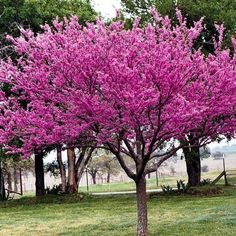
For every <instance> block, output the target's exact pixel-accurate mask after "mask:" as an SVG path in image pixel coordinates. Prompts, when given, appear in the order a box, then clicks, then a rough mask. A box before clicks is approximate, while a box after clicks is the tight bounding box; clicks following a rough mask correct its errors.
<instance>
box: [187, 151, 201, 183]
mask: <svg viewBox="0 0 236 236" xmlns="http://www.w3.org/2000/svg"><path fill="white" fill-rule="evenodd" d="M187 149H188V150H186V148H184V149H183V152H184V156H185V161H186V167H187V173H188V184H189V186H198V185H199V184H200V182H201V157H200V149H199V147H194V148H191V149H189V148H187Z"/></svg>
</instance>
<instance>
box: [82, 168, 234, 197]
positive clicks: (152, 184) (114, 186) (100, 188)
mask: <svg viewBox="0 0 236 236" xmlns="http://www.w3.org/2000/svg"><path fill="white" fill-rule="evenodd" d="M232 173H236V171H234V172H232ZM219 174H220V173H218V172H209V173H202V179H211V180H214V179H215V178H216V177H217V176H218V175H219ZM180 179H181V180H185V183H187V176H186V175H185V176H168V177H165V176H162V177H160V178H159V179H158V187H157V184H156V179H155V178H152V179H147V189H157V188H159V189H161V187H160V186H161V185H170V186H171V187H176V180H180ZM229 182H230V183H231V184H236V176H234V177H230V178H229ZM219 183H221V184H223V183H224V180H223V178H222V179H221V180H220V182H219ZM132 190H135V184H134V181H129V182H125V183H109V184H96V185H90V186H89V192H92V193H96V192H120V191H132ZM79 191H81V192H86V191H87V187H86V186H81V187H80V188H79Z"/></svg>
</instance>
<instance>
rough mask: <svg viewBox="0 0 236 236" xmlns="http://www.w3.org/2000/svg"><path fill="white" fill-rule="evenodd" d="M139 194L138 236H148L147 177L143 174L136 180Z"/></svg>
mask: <svg viewBox="0 0 236 236" xmlns="http://www.w3.org/2000/svg"><path fill="white" fill-rule="evenodd" d="M136 194H137V210H138V220H137V236H147V235H148V231H147V194H146V179H145V177H144V176H142V177H141V178H140V179H139V180H138V181H136Z"/></svg>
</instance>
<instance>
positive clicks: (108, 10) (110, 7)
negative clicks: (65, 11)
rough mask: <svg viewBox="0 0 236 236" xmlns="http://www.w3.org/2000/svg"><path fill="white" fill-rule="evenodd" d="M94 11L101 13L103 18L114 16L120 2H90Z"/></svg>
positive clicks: (104, 0) (99, 0)
mask: <svg viewBox="0 0 236 236" xmlns="http://www.w3.org/2000/svg"><path fill="white" fill-rule="evenodd" d="M91 2H92V4H93V6H94V8H95V10H96V11H98V12H101V14H102V16H103V17H105V18H111V17H114V16H116V9H120V0H92V1H91Z"/></svg>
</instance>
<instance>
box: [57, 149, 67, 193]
mask: <svg viewBox="0 0 236 236" xmlns="http://www.w3.org/2000/svg"><path fill="white" fill-rule="evenodd" d="M57 163H58V166H59V170H60V175H61V185H62V192H63V193H65V192H66V169H65V166H64V164H63V161H62V154H61V147H57Z"/></svg>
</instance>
